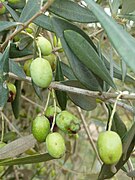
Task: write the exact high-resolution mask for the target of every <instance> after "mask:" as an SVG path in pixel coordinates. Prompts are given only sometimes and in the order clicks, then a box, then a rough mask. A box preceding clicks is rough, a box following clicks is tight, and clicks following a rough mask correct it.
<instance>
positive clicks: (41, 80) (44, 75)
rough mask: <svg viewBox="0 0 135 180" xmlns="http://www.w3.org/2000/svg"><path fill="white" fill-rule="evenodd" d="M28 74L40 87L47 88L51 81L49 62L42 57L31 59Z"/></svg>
mask: <svg viewBox="0 0 135 180" xmlns="http://www.w3.org/2000/svg"><path fill="white" fill-rule="evenodd" d="M30 74H31V78H32V80H33V82H34V83H35V84H36V85H37V86H39V87H41V88H47V87H48V86H49V85H50V83H51V81H52V69H51V66H50V64H49V62H48V61H47V60H45V59H43V58H36V59H35V60H33V61H32V63H31V65H30Z"/></svg>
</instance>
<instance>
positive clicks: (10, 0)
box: [8, 0, 21, 4]
mask: <svg viewBox="0 0 135 180" xmlns="http://www.w3.org/2000/svg"><path fill="white" fill-rule="evenodd" d="M8 2H9V3H11V4H16V3H19V2H21V0H8Z"/></svg>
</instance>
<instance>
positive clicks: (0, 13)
mask: <svg viewBox="0 0 135 180" xmlns="http://www.w3.org/2000/svg"><path fill="white" fill-rule="evenodd" d="M1 2H5V0H1ZM1 2H0V15H2V14H4V13H5V12H6V8H5V6H4V5H3V4H2V3H1Z"/></svg>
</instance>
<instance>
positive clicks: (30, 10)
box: [19, 0, 41, 23]
mask: <svg viewBox="0 0 135 180" xmlns="http://www.w3.org/2000/svg"><path fill="white" fill-rule="evenodd" d="M40 3H41V2H40V1H39V0H29V1H28V2H27V3H26V5H25V7H24V8H23V11H22V13H21V15H20V18H19V22H23V23H24V22H26V21H28V20H29V19H30V18H31V17H32V16H34V15H35V14H36V13H37V12H38V11H39V10H40Z"/></svg>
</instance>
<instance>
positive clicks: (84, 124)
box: [76, 106, 102, 164]
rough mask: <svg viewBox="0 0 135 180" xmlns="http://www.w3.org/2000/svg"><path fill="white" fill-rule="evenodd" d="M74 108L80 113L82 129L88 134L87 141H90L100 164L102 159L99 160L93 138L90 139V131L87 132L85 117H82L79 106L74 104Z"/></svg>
mask: <svg viewBox="0 0 135 180" xmlns="http://www.w3.org/2000/svg"><path fill="white" fill-rule="evenodd" d="M76 108H77V110H78V112H79V115H80V117H81V119H82V122H83V126H84V129H85V131H86V133H87V135H88V139H89V142H90V144H91V146H92V148H93V150H94V151H95V154H96V156H97V159H98V160H99V162H100V164H102V161H101V160H100V157H99V155H98V151H97V148H96V146H95V144H94V141H93V139H92V137H91V134H90V132H89V129H88V127H87V123H86V121H85V118H84V116H83V114H82V111H81V108H80V107H77V106H76Z"/></svg>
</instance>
